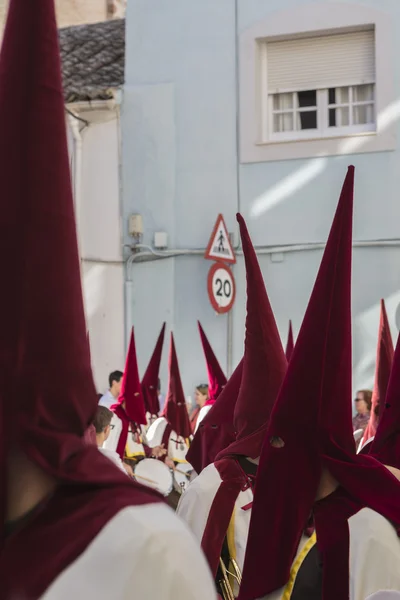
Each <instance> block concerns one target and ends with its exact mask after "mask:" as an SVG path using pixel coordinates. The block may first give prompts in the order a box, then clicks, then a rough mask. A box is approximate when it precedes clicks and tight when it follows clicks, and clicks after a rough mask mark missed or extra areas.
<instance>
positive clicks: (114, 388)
mask: <svg viewBox="0 0 400 600" xmlns="http://www.w3.org/2000/svg"><path fill="white" fill-rule="evenodd" d="M122 379H123V378H122V377H121V379H120V380H119V381H115V380H114V381H113V385H112V391H113V394H114V396H115V397H116V398H118V396H119V394H120V392H121V386H122Z"/></svg>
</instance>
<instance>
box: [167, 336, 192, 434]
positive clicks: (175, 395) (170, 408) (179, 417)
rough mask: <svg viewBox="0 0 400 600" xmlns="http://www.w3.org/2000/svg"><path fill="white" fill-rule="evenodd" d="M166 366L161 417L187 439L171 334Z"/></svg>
mask: <svg viewBox="0 0 400 600" xmlns="http://www.w3.org/2000/svg"><path fill="white" fill-rule="evenodd" d="M168 366H169V380H168V392H167V398H166V401H165V407H164V411H163V417H165V418H166V420H167V421H168V423H169V425H170V426H171V427H172V429H173V430H174V431H175V432H176V433H177V434H178V435H181V436H182V437H184V438H188V437H189V436H190V435H191V433H192V431H191V427H190V420H189V415H188V411H187V408H186V399H185V394H184V393H183V387H182V381H181V375H180V372H179V365H178V357H177V355H176V349H175V342H174V335H173V333H171V345H170V350H169V362H168Z"/></svg>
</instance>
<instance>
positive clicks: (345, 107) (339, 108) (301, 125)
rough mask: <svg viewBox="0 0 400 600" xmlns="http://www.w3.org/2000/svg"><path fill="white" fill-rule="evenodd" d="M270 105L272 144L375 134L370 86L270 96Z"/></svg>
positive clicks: (372, 87) (372, 92)
mask: <svg viewBox="0 0 400 600" xmlns="http://www.w3.org/2000/svg"><path fill="white" fill-rule="evenodd" d="M269 103H270V107H269V113H270V115H271V117H270V123H269V130H270V132H271V133H270V136H269V137H270V139H271V140H279V139H281V140H285V139H289V140H290V139H293V137H296V138H300V137H301V138H307V137H308V138H309V137H316V136H320V137H328V136H333V135H346V133H352V134H355V133H362V132H364V131H374V130H375V110H374V108H375V106H374V85H373V84H369V85H355V86H345V87H337V88H329V89H326V90H307V91H304V92H289V93H288V92H287V93H284V94H271V95H270V97H269Z"/></svg>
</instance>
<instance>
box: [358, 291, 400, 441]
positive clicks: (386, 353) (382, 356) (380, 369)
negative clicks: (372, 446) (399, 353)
mask: <svg viewBox="0 0 400 600" xmlns="http://www.w3.org/2000/svg"><path fill="white" fill-rule="evenodd" d="M393 355H394V349H393V340H392V335H391V333H390V326H389V321H388V318H387V313H386V307H385V302H384V300H381V316H380V320H379V333H378V347H377V351H376V366H375V381H374V389H373V392H372V409H371V418H370V420H369V423H368V425H367V427H366V429H365V432H364V436H363V439H364V441H367V440H369V439H370V438H372V437H373V436H374V435H375V434H376V430H377V427H378V423H379V418H380V415H381V412H382V405H383V404H384V402H385V398H386V392H387V389H388V385H389V378H390V372H391V369H392V364H393Z"/></svg>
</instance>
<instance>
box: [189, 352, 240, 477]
mask: <svg viewBox="0 0 400 600" xmlns="http://www.w3.org/2000/svg"><path fill="white" fill-rule="evenodd" d="M242 371H243V359H242V360H241V361H240V363H239V365H238V366H237V367H236V369H235V370H234V372H233V373H232V375H231V377H230V378H229V380H228V383H227V384H226V386H225V387H224V389H223V390H222V392H221V394H220V395H219V396H218V398H217V400H216V401H215V404H214V405H213V406H212V408H211V410H210V411H209V412H208V413H207V414H206V416H205V417H204V419H203V420H202V421H201V423H200V425H199V428H198V429H197V431H196V434H195V436H194V439H193V442H192V444H191V446H190V448H189V451H188V453H187V455H186V460H187V461H188V462H189V463H190V464H191V465H192V466H193V468H194V470H195V471H196V473H197V474H198V475H200V473H201V472H202V470H203V469H205V468H206V467H207V466H208V465H209V464H211V463H213V462H214V461H215V459H216V457H217V454H219V452H221V451H222V450H224V449H225V448H227V447H228V446H229V445H230V444H231V443H233V442H234V441H235V440H236V431H235V428H234V425H233V414H234V411H235V405H236V400H237V398H238V395H239V389H240V383H241V381H242Z"/></svg>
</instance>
